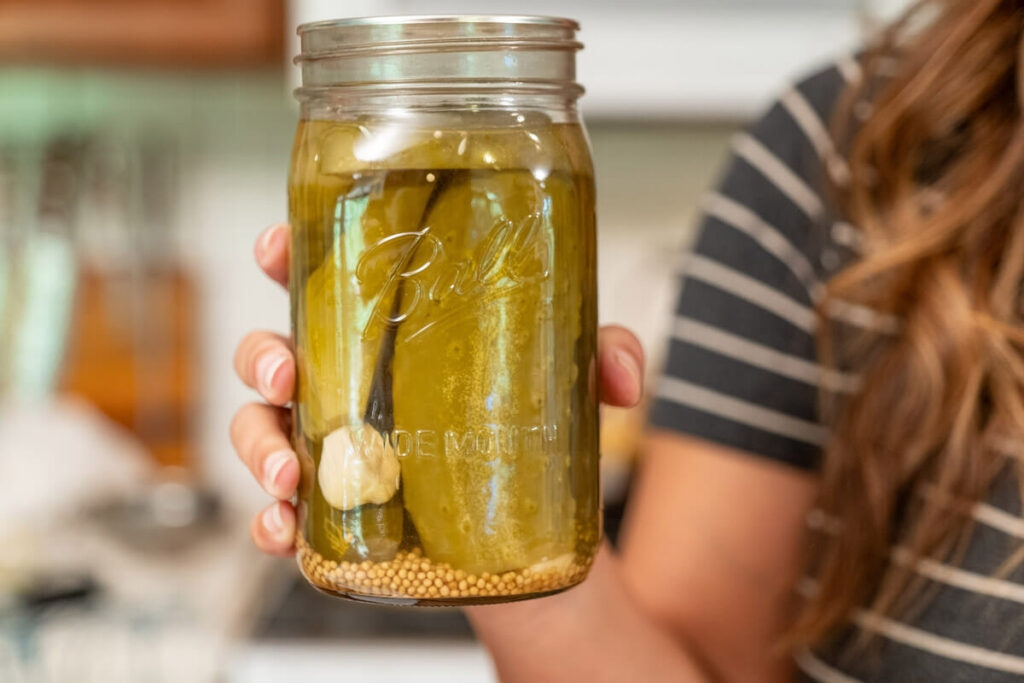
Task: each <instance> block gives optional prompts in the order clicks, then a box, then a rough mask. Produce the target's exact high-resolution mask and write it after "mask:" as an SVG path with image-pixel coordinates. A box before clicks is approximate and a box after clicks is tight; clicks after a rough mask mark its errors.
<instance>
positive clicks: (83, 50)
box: [0, 0, 284, 67]
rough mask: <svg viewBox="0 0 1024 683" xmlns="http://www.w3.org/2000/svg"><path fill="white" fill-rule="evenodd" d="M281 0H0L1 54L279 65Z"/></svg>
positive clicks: (22, 58) (33, 58) (60, 59)
mask: <svg viewBox="0 0 1024 683" xmlns="http://www.w3.org/2000/svg"><path fill="white" fill-rule="evenodd" d="M283 17H284V0H0V61H2V62H6V63H11V62H29V63H91V64H119V65H134V64H138V65H155V66H161V65H163V66H197V67H203V66H211V67H214V66H252V65H261V64H280V63H281V60H282V45H283V42H284V40H283V39H284V28H283Z"/></svg>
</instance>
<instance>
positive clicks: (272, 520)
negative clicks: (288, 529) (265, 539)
mask: <svg viewBox="0 0 1024 683" xmlns="http://www.w3.org/2000/svg"><path fill="white" fill-rule="evenodd" d="M263 528H265V529H266V530H267V531H268V532H269V533H270V535H271V536H273V537H274V538H280V537H281V536H283V535H284V518H283V517H281V506H280V505H274V506H273V507H269V508H267V509H266V510H264V511H263Z"/></svg>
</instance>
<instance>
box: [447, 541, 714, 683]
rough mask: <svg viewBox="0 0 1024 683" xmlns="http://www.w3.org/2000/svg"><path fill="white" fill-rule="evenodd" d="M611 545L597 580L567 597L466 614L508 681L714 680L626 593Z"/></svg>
mask: <svg viewBox="0 0 1024 683" xmlns="http://www.w3.org/2000/svg"><path fill="white" fill-rule="evenodd" d="M619 562H620V560H619V558H618V557H617V556H616V555H615V554H614V553H613V552H612V550H611V548H610V547H608V546H607V545H605V546H603V547H602V548H601V550H600V551H599V552H598V555H597V557H596V558H595V560H594V565H593V567H592V568H591V571H590V575H589V576H588V577H587V580H586V581H584V582H583V583H582V584H580V585H578V586H576V587H574V588H571V589H569V590H567V591H565V592H563V593H559V594H557V595H552V596H549V597H546V598H539V599H536V600H527V601H523V602H517V603H508V604H504V605H484V606H479V607H470V608H466V610H465V612H466V615H467V617H468V618H469V620H470V623H471V624H472V625H473V629H474V631H475V632H476V635H477V637H478V638H479V639H480V642H481V643H483V645H484V646H485V647H486V648H487V649H488V651H489V652H490V653H491V656H492V658H493V659H494V663H495V666H496V668H497V670H498V673H499V675H500V676H501V679H502V680H503V681H506V682H507V683H517V682H518V681H530V682H531V683H533V682H534V681H538V682H540V681H564V680H591V681H605V680H608V681H612V680H615V681H621V680H645V681H651V682H652V683H653V682H657V681H687V682H689V683H695V682H697V681H706V680H707V678H706V677H705V675H704V674H703V673H702V672H701V671H700V669H699V667H698V666H697V665H696V663H695V660H694V659H693V658H692V657H691V656H690V655H689V654H688V653H687V652H686V650H685V648H684V647H683V646H682V645H681V644H680V643H679V642H678V641H676V640H675V639H674V638H673V637H672V636H671V635H669V634H668V633H666V632H664V631H662V630H661V629H659V628H658V627H657V626H656V625H655V624H654V623H653V622H651V621H650V620H648V619H647V618H646V616H645V615H644V614H642V613H641V612H640V610H639V608H638V607H637V603H636V602H635V601H634V600H632V599H631V598H630V596H629V595H628V593H627V592H626V587H625V582H624V581H623V580H622V578H621V576H620V568H619Z"/></svg>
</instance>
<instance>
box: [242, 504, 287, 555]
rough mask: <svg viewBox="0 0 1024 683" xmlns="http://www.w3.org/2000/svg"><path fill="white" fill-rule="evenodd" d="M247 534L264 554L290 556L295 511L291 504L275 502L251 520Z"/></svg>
mask: <svg viewBox="0 0 1024 683" xmlns="http://www.w3.org/2000/svg"><path fill="white" fill-rule="evenodd" d="M249 534H250V536H252V540H253V543H255V544H256V547H257V548H259V549H260V550H261V551H263V552H264V553H267V554H269V555H280V556H288V555H291V554H292V553H294V552H295V509H294V508H293V507H292V505H291V503H288V502H285V501H277V502H276V503H274V504H273V505H270V506H269V507H267V508H265V509H264V510H263V512H261V513H260V514H259V515H257V516H256V517H254V518H253V520H252V523H251V524H250V526H249Z"/></svg>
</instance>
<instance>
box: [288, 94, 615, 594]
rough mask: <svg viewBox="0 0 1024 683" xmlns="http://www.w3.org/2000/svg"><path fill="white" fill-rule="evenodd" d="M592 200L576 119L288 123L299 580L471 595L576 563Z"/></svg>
mask: <svg viewBox="0 0 1024 683" xmlns="http://www.w3.org/2000/svg"><path fill="white" fill-rule="evenodd" d="M494 116H498V115H497V114H495V115H494ZM488 124H491V125H488ZM593 192H594V190H593V176H592V170H591V167H590V162H589V156H588V154H587V148H586V141H585V138H584V136H583V132H582V130H581V128H580V127H579V126H576V125H561V124H551V123H548V122H546V120H539V121H533V120H527V119H526V117H524V116H522V115H520V116H519V117H518V120H517V121H516V122H514V123H513V124H512V125H508V123H507V122H506V121H504V120H498V121H493V122H492V121H490V120H488V119H487V118H486V117H483V121H482V123H478V124H477V125H476V126H475V127H472V128H470V127H466V126H464V125H463V126H460V127H459V128H457V129H456V128H452V127H448V128H445V127H441V126H433V125H419V126H414V125H410V124H409V123H408V122H400V125H399V124H398V123H394V122H390V123H389V122H383V123H376V124H374V123H372V122H363V123H359V122H353V123H338V122H328V121H316V120H314V121H306V122H304V123H302V124H300V127H299V132H298V135H297V138H296V145H295V150H294V157H293V167H292V173H291V180H290V187H289V197H290V214H291V223H292V229H293V238H292V239H293V241H292V261H291V263H292V271H291V278H292V279H291V295H292V324H293V332H294V335H295V343H296V354H297V359H298V396H297V403H296V408H295V417H296V424H295V445H296V448H297V450H298V452H299V454H300V458H301V460H302V464H303V468H302V469H303V473H302V474H303V476H302V484H301V491H300V529H299V531H300V533H299V537H300V538H299V562H300V566H301V567H302V569H303V571H304V573H305V574H306V576H307V578H308V579H309V580H310V581H311V582H312V583H313V584H314V585H316V586H317V587H319V588H321V589H323V590H326V591H329V592H332V593H335V594H339V595H344V596H348V597H354V598H359V599H369V600H379V601H385V602H386V601H396V602H403V603H406V604H410V603H415V602H421V603H428V604H430V603H433V604H467V603H472V602H494V601H501V600H511V599H520V598H524V597H532V596H534V595H538V594H545V593H550V592H553V591H557V590H561V589H564V588H567V587H569V586H571V585H573V584H575V583H578V582H579V581H581V580H582V579H583V577H584V576H585V575H586V571H587V569H588V567H589V564H590V562H591V559H592V557H593V554H594V552H595V551H596V547H597V544H598V542H599V538H600V521H599V499H600V497H599V493H598V472H597V464H598V463H597V405H596V384H595V382H596V380H595V377H594V363H595V335H596V291H595V290H596V275H595V268H596V264H595V236H594V213H593V204H594V197H593Z"/></svg>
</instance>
